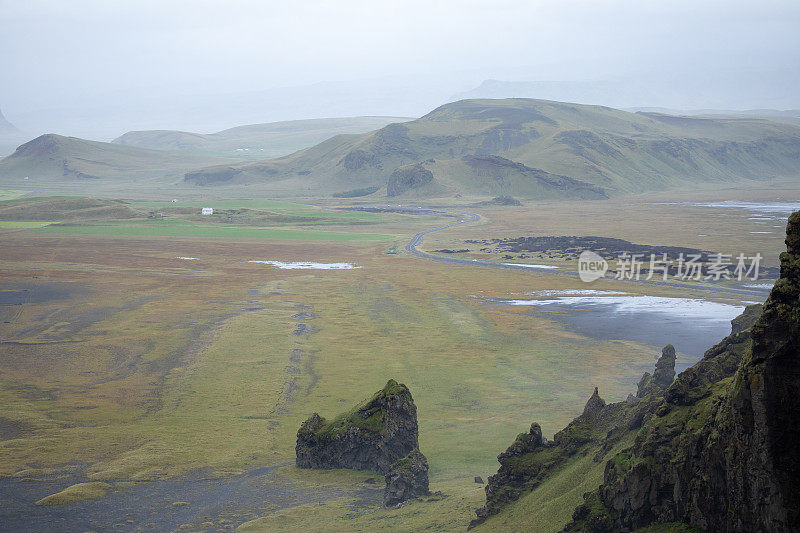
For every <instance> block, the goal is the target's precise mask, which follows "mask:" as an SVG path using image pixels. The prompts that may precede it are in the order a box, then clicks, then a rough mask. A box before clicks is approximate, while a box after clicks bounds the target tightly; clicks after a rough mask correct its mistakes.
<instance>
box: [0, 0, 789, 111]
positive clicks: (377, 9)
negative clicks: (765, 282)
mask: <svg viewBox="0 0 800 533" xmlns="http://www.w3.org/2000/svg"><path fill="white" fill-rule="evenodd" d="M0 28H2V31H0V76H2V78H1V79H2V83H0V108H1V109H3V110H4V111H5V112H6V114H7V115H8V116H9V117H13V116H14V113H15V112H17V113H21V112H23V111H26V110H31V109H45V108H50V107H58V105H71V104H73V103H75V102H80V101H86V102H94V101H103V102H108V103H113V102H115V101H117V100H122V99H124V98H126V97H128V96H130V95H136V97H137V98H139V97H141V96H142V95H143V94H147V95H149V96H153V97H160V96H169V95H181V94H202V93H205V94H213V93H233V92H241V91H251V90H260V89H267V88H271V87H286V86H295V85H305V84H311V83H316V82H324V81H352V80H359V79H375V78H382V79H386V78H397V79H404V80H413V83H416V84H419V86H420V87H426V86H427V85H436V84H439V85H441V84H448V83H450V84H451V86H452V87H448V89H447V90H450V91H458V90H467V89H469V88H471V86H473V85H475V84H477V83H479V82H480V81H481V80H483V79H487V78H496V79H503V80H586V79H592V80H594V79H597V80H609V79H629V78H632V77H633V78H636V77H642V78H648V79H655V78H658V79H664V80H671V79H676V78H683V77H687V76H688V77H692V76H697V77H704V76H705V77H709V76H710V77H714V76H718V75H722V76H729V75H730V76H733V77H736V76H742V75H744V76H751V77H753V78H756V77H758V76H762V75H763V76H767V77H768V78H769V79H770V80H772V79H774V78H776V77H777V78H778V82H780V81H781V77H785V79H786V80H795V81H796V80H798V78H800V74H798V72H799V70H798V69H800V31H798V28H800V1H797V0H783V1H782V0H763V1H761V0H753V1H747V2H744V1H736V0H724V1H718V0H692V1H683V0H662V1H646V0H631V1H621V0H585V1H581V0H553V1H537V0H480V1H479V0H419V1H418V0H408V1H389V0H385V1H376V0H364V1H361V0H330V1H329V0H287V1H268V0H225V1H216V2H212V1H204V0H191V1H188V0H187V1H168V0H157V1H156V0H135V1H133V0H132V1H113V0H111V1H110V0H96V1H81V0H70V1H64V0H36V1H30V0H0Z"/></svg>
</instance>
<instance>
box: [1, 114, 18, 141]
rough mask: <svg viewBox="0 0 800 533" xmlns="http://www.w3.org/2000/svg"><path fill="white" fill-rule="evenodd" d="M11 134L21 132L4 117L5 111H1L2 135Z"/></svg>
mask: <svg viewBox="0 0 800 533" xmlns="http://www.w3.org/2000/svg"><path fill="white" fill-rule="evenodd" d="M9 133H19V130H18V129H17V128H16V127H15V126H14V125H13V124H12V123H10V122H9V121H8V120H6V117H5V116H4V115H3V110H2V109H0V135H5V134H9Z"/></svg>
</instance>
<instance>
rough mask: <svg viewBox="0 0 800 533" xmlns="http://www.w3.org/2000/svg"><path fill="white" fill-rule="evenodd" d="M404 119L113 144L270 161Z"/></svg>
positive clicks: (257, 127) (124, 139)
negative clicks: (336, 136)
mask: <svg viewBox="0 0 800 533" xmlns="http://www.w3.org/2000/svg"><path fill="white" fill-rule="evenodd" d="M407 120H410V119H409V118H402V117H346V118H323V119H309V120H290V121H284V122H270V123H266V124H251V125H247V126H238V127H236V128H230V129H227V130H224V131H220V132H217V133H210V134H203V133H191V132H186V131H175V130H146V131H130V132H128V133H126V134H124V135H122V136H120V137H118V138H116V139H114V140H113V141H111V142H113V143H115V144H120V145H124V146H136V147H138V148H150V149H153V150H179V151H187V152H195V153H206V154H214V155H224V156H226V157H237V158H245V159H266V158H270V157H279V156H283V155H287V154H290V153H292V152H295V151H297V150H301V149H303V148H307V147H309V146H314V145H315V144H317V143H320V142H322V141H324V140H325V139H328V138H330V137H333V136H334V135H339V134H343V133H364V132H368V131H373V130H377V129H378V128H382V127H384V126H386V125H387V124H390V123H393V122H405V121H407Z"/></svg>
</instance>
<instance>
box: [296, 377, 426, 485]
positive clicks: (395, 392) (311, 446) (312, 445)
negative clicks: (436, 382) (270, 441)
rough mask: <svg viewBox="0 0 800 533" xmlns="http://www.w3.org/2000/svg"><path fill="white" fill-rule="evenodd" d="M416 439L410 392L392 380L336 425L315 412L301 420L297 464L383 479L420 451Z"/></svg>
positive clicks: (415, 417)
mask: <svg viewBox="0 0 800 533" xmlns="http://www.w3.org/2000/svg"><path fill="white" fill-rule="evenodd" d="M418 435H419V430H418V427H417V407H416V405H414V400H413V398H412V397H411V392H410V391H409V390H408V387H406V386H405V385H403V384H399V383H397V382H396V381H394V380H389V382H388V383H387V384H386V386H385V387H384V388H383V389H381V390H380V391H378V392H376V393H375V394H374V395H373V396H372V398H370V399H369V400H367V401H366V402H364V403H363V404H361V405H359V406H357V407H356V408H355V409H353V410H352V411H350V412H347V413H343V414H341V415H339V416H338V417H336V418H335V419H334V420H332V421H327V420H325V419H324V418H322V417H321V416H319V415H318V414H317V413H314V414H313V415H312V416H311V417H310V418H309V419H308V420H306V421H305V422H303V424H302V425H301V426H300V429H299V430H298V432H297V446H296V447H295V451H296V454H297V460H296V464H297V466H298V467H299V468H351V469H354V470H374V471H376V472H378V473H380V474H384V475H385V474H387V473H388V472H389V470H390V468H391V466H392V465H393V464H394V463H396V462H397V461H398V460H400V459H402V458H403V457H406V456H407V455H408V454H409V453H410V452H411V451H412V450H415V449H418V448H419V437H418ZM426 472H427V470H426Z"/></svg>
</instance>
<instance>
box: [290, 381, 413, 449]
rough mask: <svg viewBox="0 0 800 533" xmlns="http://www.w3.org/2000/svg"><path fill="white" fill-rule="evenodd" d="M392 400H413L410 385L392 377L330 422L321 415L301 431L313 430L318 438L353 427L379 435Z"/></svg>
mask: <svg viewBox="0 0 800 533" xmlns="http://www.w3.org/2000/svg"><path fill="white" fill-rule="evenodd" d="M390 400H392V401H407V402H412V401H413V400H412V398H411V392H410V391H409V390H408V387H406V386H405V385H403V384H402V383H398V382H396V381H395V380H393V379H390V380H389V381H388V382H387V383H386V386H385V387H384V388H383V389H381V390H379V391H378V392H376V393H375V394H374V395H373V396H372V397H371V398H369V399H368V400H365V401H364V402H362V403H360V404H359V405H357V406H356V407H355V408H353V409H352V410H350V411H347V412H345V413H342V414H340V415H339V416H337V417H336V418H334V419H333V420H331V421H330V422H329V421H328V420H326V419H324V418H322V417H319V418H318V419H317V422H316V423H311V424H304V425H303V426H302V427H301V431H307V432H311V433H312V434H313V435H314V436H315V437H317V438H332V437H335V436H337V435H341V434H343V433H346V432H347V431H348V430H349V429H351V428H356V429H358V430H360V431H362V432H365V433H368V434H374V435H378V434H380V433H381V432H382V431H383V430H384V429H385V427H386V421H385V416H386V405H387V402H388V401H390Z"/></svg>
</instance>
